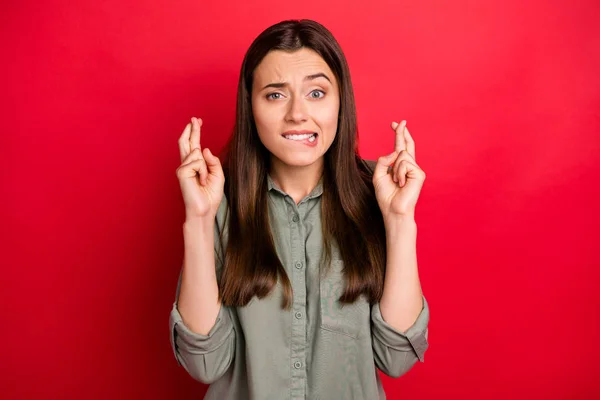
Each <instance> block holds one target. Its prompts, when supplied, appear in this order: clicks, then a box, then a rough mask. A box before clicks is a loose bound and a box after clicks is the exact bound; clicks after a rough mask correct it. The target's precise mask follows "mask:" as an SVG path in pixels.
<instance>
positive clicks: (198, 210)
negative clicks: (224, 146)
mask: <svg viewBox="0 0 600 400" xmlns="http://www.w3.org/2000/svg"><path fill="white" fill-rule="evenodd" d="M201 126H202V120H201V119H198V118H195V117H192V119H191V123H189V124H187V125H186V127H185V129H184V130H183V133H182V134H181V137H180V138H179V141H178V143H179V154H180V156H181V165H180V166H179V167H178V168H177V178H178V179H179V186H180V187H181V194H182V195H183V202H184V203H185V213H186V219H187V220H190V219H195V218H207V217H208V218H214V217H215V216H216V215H217V209H218V208H219V204H220V203H221V199H222V198H223V188H224V185H225V176H224V175H223V168H222V167H221V161H220V160H219V158H218V157H216V156H214V155H213V154H212V153H211V152H210V150H209V149H204V150H202V149H201V147H200V127H201Z"/></svg>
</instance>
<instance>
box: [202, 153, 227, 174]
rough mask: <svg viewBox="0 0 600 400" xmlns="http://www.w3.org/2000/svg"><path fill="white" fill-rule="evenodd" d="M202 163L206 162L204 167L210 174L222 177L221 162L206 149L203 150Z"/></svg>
mask: <svg viewBox="0 0 600 400" xmlns="http://www.w3.org/2000/svg"><path fill="white" fill-rule="evenodd" d="M204 161H206V166H207V167H208V169H209V171H210V172H211V173H213V174H215V175H218V176H222V175H223V168H222V167H221V160H219V157H217V156H215V155H213V153H212V152H211V151H210V149H208V148H205V149H204Z"/></svg>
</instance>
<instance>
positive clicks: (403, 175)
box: [398, 160, 408, 186]
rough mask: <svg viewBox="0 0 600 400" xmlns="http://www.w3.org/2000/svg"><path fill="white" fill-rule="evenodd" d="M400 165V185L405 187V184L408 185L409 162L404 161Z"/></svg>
mask: <svg viewBox="0 0 600 400" xmlns="http://www.w3.org/2000/svg"><path fill="white" fill-rule="evenodd" d="M398 164H399V168H398V185H400V186H404V184H405V183H406V173H407V172H408V166H407V162H406V161H405V160H402V161H401V162H399V163H398Z"/></svg>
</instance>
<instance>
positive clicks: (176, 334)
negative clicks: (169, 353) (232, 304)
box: [169, 303, 235, 383]
mask: <svg viewBox="0 0 600 400" xmlns="http://www.w3.org/2000/svg"><path fill="white" fill-rule="evenodd" d="M229 312H230V311H229V309H228V307H226V306H221V309H220V310H219V314H218V315H217V320H216V322H215V325H214V326H213V327H212V328H211V330H210V331H209V332H208V334H207V335H202V334H199V333H196V332H192V331H191V330H190V329H189V328H188V327H187V326H186V325H185V324H184V323H183V320H182V319H181V315H180V314H179V311H178V310H177V304H176V303H174V304H173V309H172V310H171V316H170V318H169V325H170V331H171V345H172V347H173V353H174V354H175V357H176V359H177V362H178V363H179V365H182V366H183V367H184V368H185V369H186V371H187V372H188V373H189V374H190V375H191V376H192V377H193V378H194V379H196V380H198V381H200V382H203V383H212V382H214V381H215V380H217V379H219V378H220V377H221V376H223V374H225V372H226V371H227V369H228V368H229V366H230V365H231V362H232V360H233V357H234V354H235V330H234V329H233V322H232V321H231V316H230V313H229Z"/></svg>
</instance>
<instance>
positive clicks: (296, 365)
mask: <svg viewBox="0 0 600 400" xmlns="http://www.w3.org/2000/svg"><path fill="white" fill-rule="evenodd" d="M300 367H302V363H301V362H300V361H296V362H295V363H294V368H296V369H300Z"/></svg>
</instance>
